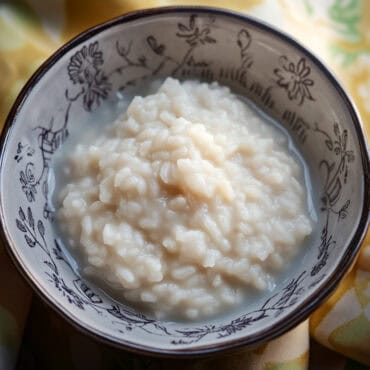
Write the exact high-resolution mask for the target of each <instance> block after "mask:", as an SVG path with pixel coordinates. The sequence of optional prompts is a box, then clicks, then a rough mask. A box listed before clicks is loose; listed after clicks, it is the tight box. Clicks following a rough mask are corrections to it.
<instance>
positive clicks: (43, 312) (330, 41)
mask: <svg viewBox="0 0 370 370" xmlns="http://www.w3.org/2000/svg"><path fill="white" fill-rule="evenodd" d="M178 4H182V5H190V4H197V5H213V6H219V7H227V8H230V9H233V10H237V11H241V12H244V13H246V14H251V15H253V16H255V17H257V18H260V19H263V20H264V21H265V22H269V23H271V24H273V25H275V26H276V27H278V28H280V29H283V30H284V31H286V32H288V33H290V34H292V35H293V36H294V37H295V38H297V39H298V40H300V41H301V42H302V43H303V44H304V45H306V46H307V47H308V48H309V49H311V50H312V51H313V52H314V53H315V54H317V55H318V56H319V57H320V58H321V59H322V60H324V62H326V63H327V65H328V66H329V67H330V68H331V69H332V70H333V71H334V72H335V73H336V74H337V76H338V77H339V79H340V80H341V81H342V83H343V84H344V86H345V87H346V88H347V89H348V91H349V93H350V95H351V96H352V98H353V99H354V101H355V103H356V105H357V107H358V109H359V111H360V114H361V116H362V119H363V122H364V124H365V127H366V131H367V134H368V135H370V1H369V0H320V1H319V0H228V1H225V0H213V1H212V0H210V1H202V0H198V1H196V0H195V1H186V0H183V1H181V2H179V1H171V0H148V1H144V0H105V1H102V0H8V1H7V0H2V1H1V0H0V124H1V125H2V124H3V122H4V120H5V117H6V114H7V112H8V111H9V108H10V106H11V104H12V102H13V101H14V99H15V97H16V96H17V94H18V92H19V91H20V89H21V88H22V86H23V85H24V84H25V82H26V81H27V79H28V78H29V77H30V75H31V74H32V73H33V72H34V70H35V69H36V68H37V67H38V66H39V65H40V64H41V63H42V62H43V61H44V60H45V59H46V58H47V57H48V56H49V55H50V54H51V53H52V52H53V51H54V50H55V49H56V48H58V47H59V46H60V45H61V44H63V43H64V42H65V41H67V40H68V39H70V38H71V37H73V36H74V35H76V34H77V33H79V32H80V31H82V30H84V29H86V28H87V27H89V26H93V25H94V24H96V23H99V22H102V21H104V20H106V19H109V18H112V17H114V16H117V15H120V14H122V13H125V12H127V11H131V10H135V9H139V8H144V7H154V6H161V5H178ZM0 281H1V284H0V369H12V368H15V367H16V368H18V369H27V370H32V369H35V370H42V369H48V370H54V369H89V370H100V369H153V370H154V369H185V368H186V369H198V370H200V369H210V368H212V369H214V370H216V369H253V370H257V369H264V370H272V369H275V370H278V369H279V370H280V369H281V370H287V369H289V370H293V369H294V370H299V369H308V368H310V369H315V370H320V369H325V370H329V369H368V367H366V364H367V365H370V237H369V235H368V236H367V238H366V240H365V242H364V244H363V246H362V250H361V254H360V257H359V259H358V261H357V264H356V265H355V267H354V268H353V270H352V271H351V272H350V273H349V274H348V275H347V277H346V278H345V280H344V281H343V282H342V283H341V285H340V287H339V289H338V290H337V291H336V293H335V294H334V295H333V296H332V297H331V298H330V300H329V301H328V302H326V303H325V304H324V305H323V306H322V307H320V308H319V309H318V310H317V311H316V312H315V313H314V314H313V315H312V316H311V318H310V320H309V321H306V322H304V323H302V324H301V325H300V326H299V327H297V328H296V329H294V330H292V331H291V332H290V333H288V334H286V335H284V336H283V337H281V338H279V339H277V340H274V341H272V342H270V343H268V344H266V345H264V346H262V347H260V348H258V349H257V350H254V351H241V352H238V353H234V354H232V355H228V356H222V357H212V358H210V359H203V360H197V361H175V360H155V359H151V358H146V357H141V356H134V355H131V354H129V353H126V352H124V351H118V350H114V349H112V348H110V347H107V346H105V345H102V344H99V343H96V342H94V341H93V340H92V339H90V338H88V337H86V336H84V335H82V334H80V333H78V332H76V331H75V330H74V329H73V328H72V327H71V326H69V325H68V324H67V323H65V322H64V320H63V319H61V318H60V317H58V316H56V314H54V313H52V312H51V311H50V309H48V308H46V307H45V306H44V305H43V304H42V303H41V302H40V301H39V300H38V299H37V298H36V297H33V298H31V297H32V294H31V292H30V289H29V287H27V286H26V285H25V283H24V282H23V280H22V279H21V278H20V277H19V275H18V273H17V272H16V271H15V269H14V267H13V266H12V264H11V262H10V261H9V258H8V257H7V255H6V254H5V252H4V251H3V247H2V246H0ZM31 300H32V304H31ZM24 328H25V329H24ZM310 336H311V340H310ZM310 343H311V345H310ZM318 343H320V344H318ZM334 351H335V352H334ZM17 359H18V361H17ZM16 364H17V365H16ZM362 364H363V365H362Z"/></svg>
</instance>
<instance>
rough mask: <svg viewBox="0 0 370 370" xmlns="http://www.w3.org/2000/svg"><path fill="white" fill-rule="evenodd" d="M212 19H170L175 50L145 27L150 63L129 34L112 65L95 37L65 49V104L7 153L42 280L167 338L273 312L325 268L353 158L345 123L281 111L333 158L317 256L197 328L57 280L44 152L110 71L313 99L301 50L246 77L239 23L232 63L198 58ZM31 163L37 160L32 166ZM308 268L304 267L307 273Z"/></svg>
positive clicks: (246, 47) (208, 42)
mask: <svg viewBox="0 0 370 370" xmlns="http://www.w3.org/2000/svg"><path fill="white" fill-rule="evenodd" d="M215 22H216V19H215V18H214V17H212V18H209V19H207V21H205V20H204V19H202V22H200V21H199V16H197V15H195V14H193V15H191V16H190V17H189V18H188V23H178V24H177V26H176V29H175V30H174V34H175V37H176V40H177V41H181V42H183V43H185V44H186V48H185V50H184V53H183V55H182V56H181V57H180V58H175V57H173V56H172V55H171V53H169V51H168V45H166V43H164V42H162V41H160V40H159V39H158V37H156V36H155V35H153V34H150V35H146V36H145V37H144V39H143V41H144V43H145V45H146V46H147V47H148V50H149V52H150V53H152V54H154V61H153V62H150V63H149V61H148V59H147V57H146V56H145V54H143V53H142V49H140V53H139V54H137V53H134V51H133V46H134V42H133V41H132V40H131V41H129V42H128V43H127V44H125V45H124V44H123V43H122V42H120V41H118V40H116V41H115V48H116V52H117V54H118V55H119V57H120V62H121V63H122V62H123V64H121V65H119V66H116V67H115V68H113V69H112V70H111V71H106V70H105V68H104V53H103V51H102V49H101V47H100V46H101V45H99V42H98V41H95V42H92V43H89V44H87V45H84V46H82V47H81V48H80V49H79V50H78V51H77V52H75V53H74V54H73V55H72V57H71V58H70V61H69V64H68V66H67V76H68V78H69V80H70V81H71V82H72V84H73V86H74V87H73V88H71V87H68V88H67V89H66V90H65V101H66V107H65V111H64V114H63V115H62V116H61V117H56V119H54V116H53V117H52V118H51V119H50V121H49V124H48V125H46V126H42V125H37V126H36V127H35V128H34V129H33V132H35V135H37V142H38V147H37V148H33V147H32V146H30V145H28V144H25V143H21V142H19V144H18V148H17V151H16V153H15V156H14V160H15V161H16V164H17V165H22V166H23V164H24V161H23V159H27V163H26V164H25V165H24V167H22V169H21V170H20V172H19V181H20V186H21V189H22V192H23V193H24V195H25V197H26V201H27V202H28V203H27V205H26V206H25V207H24V206H23V207H21V206H20V207H19V211H18V216H17V218H16V220H15V223H16V227H17V228H18V229H19V230H20V231H21V232H22V233H23V235H24V240H25V243H26V245H27V246H28V247H30V248H35V247H39V248H40V249H41V250H42V251H43V253H44V254H45V260H44V261H43V263H44V264H45V266H47V270H46V271H45V273H46V274H47V276H48V280H49V281H50V282H51V283H52V284H53V285H54V286H55V288H56V289H57V290H58V291H59V292H60V293H61V294H62V296H63V297H65V298H66V300H67V302H68V303H70V304H72V305H74V306H75V307H77V308H78V309H81V310H84V309H87V308H91V309H93V310H94V311H96V312H97V313H98V314H100V315H107V316H108V317H110V318H111V320H112V323H113V324H117V325H115V326H116V329H117V330H118V331H119V332H120V331H124V330H126V331H131V330H134V329H139V330H144V331H146V332H150V333H152V334H156V335H161V336H168V338H169V340H170V341H171V343H172V344H174V345H180V344H190V343H194V342H198V341H200V340H201V339H202V338H204V337H207V336H213V337H217V338H224V337H227V336H230V335H232V334H234V333H236V332H238V331H240V330H242V329H243V328H245V327H247V326H249V325H252V324H253V323H255V322H257V321H262V320H264V319H266V318H268V317H275V316H279V315H281V314H283V313H284V311H285V310H286V309H288V308H289V307H292V306H294V305H295V304H296V303H297V298H298V297H299V296H301V295H302V294H304V293H305V292H306V291H307V289H309V288H310V287H312V286H313V284H318V283H319V282H320V281H321V280H322V279H323V278H324V276H325V274H324V273H321V274H319V273H320V272H321V269H322V268H323V267H324V266H325V265H326V263H327V260H328V258H329V255H330V250H331V249H332V248H334V247H335V245H336V241H335V240H334V239H333V234H332V233H331V232H330V230H329V229H330V226H331V221H330V220H331V218H332V217H333V216H334V215H335V217H337V219H338V220H339V221H340V220H342V219H344V218H345V217H346V216H347V213H348V210H349V207H350V200H346V201H345V202H344V203H342V196H341V195H342V188H343V186H344V185H345V184H346V180H347V176H348V168H349V164H350V163H351V162H353V160H354V154H353V152H352V151H351V150H348V148H347V144H348V139H347V138H348V134H347V131H346V130H343V131H342V130H341V128H340V125H339V124H337V123H335V124H334V125H333V133H328V132H326V131H324V130H322V129H321V128H320V127H319V126H318V124H317V123H315V124H310V123H308V122H305V121H303V120H301V119H300V118H299V116H298V115H297V114H296V113H295V112H291V111H288V110H286V111H284V112H283V113H282V119H283V120H284V121H285V122H287V123H288V124H290V125H295V126H296V127H297V132H298V131H299V132H298V134H297V136H298V139H299V140H301V142H302V143H303V144H304V143H305V142H306V140H308V139H309V137H310V134H312V133H316V134H318V135H320V136H321V137H323V139H324V142H325V145H326V147H327V149H328V151H329V152H332V153H334V154H335V158H336V159H337V160H336V161H329V160H327V159H324V160H322V161H321V162H320V163H319V167H320V169H321V170H322V171H324V176H325V179H326V180H325V186H324V189H323V196H322V198H321V204H322V212H325V213H326V224H325V226H324V228H323V230H322V231H321V244H320V245H319V246H318V256H317V260H318V261H317V262H316V263H315V265H314V266H312V267H310V266H309V267H308V268H307V270H303V271H301V272H300V273H299V274H298V275H297V276H296V277H294V278H293V279H291V280H290V281H289V282H288V283H287V284H285V286H284V287H282V288H281V289H280V290H279V291H277V292H276V293H274V294H273V295H272V296H271V297H269V298H268V299H267V300H266V301H265V302H264V303H263V304H262V305H261V306H260V307H259V308H258V309H256V310H253V311H251V312H248V313H245V314H244V315H242V316H240V317H238V318H236V319H233V320H231V321H230V322H227V323H222V324H220V325H203V326H200V327H198V328H196V329H188V328H184V329H181V330H179V329H177V330H174V329H171V326H170V325H168V326H167V325H166V323H163V322H161V321H158V320H155V319H152V318H149V317H147V316H145V315H143V314H140V313H137V312H135V311H134V310H133V309H130V308H128V307H125V306H124V305H118V304H113V305H112V304H106V303H105V302H104V297H103V295H100V294H98V293H97V292H96V291H94V290H93V289H92V288H91V287H89V285H88V284H86V282H84V281H83V279H81V278H80V277H79V276H77V275H75V277H76V278H75V279H73V280H71V281H69V282H66V281H65V280H64V278H63V276H62V272H61V271H63V268H62V267H61V265H59V264H60V263H61V262H63V263H64V264H65V267H67V268H68V269H71V271H72V272H74V273H75V271H74V268H73V266H71V264H70V262H69V260H68V258H66V256H65V254H64V253H63V249H62V247H61V246H60V244H59V243H58V241H57V240H56V239H52V236H51V238H50V239H51V241H53V242H54V246H53V247H52V248H49V246H48V243H47V242H46V235H47V233H49V232H51V228H52V227H51V224H52V222H53V217H52V209H51V205H50V199H49V197H50V194H49V187H48V172H49V169H50V160H51V158H52V156H53V154H54V153H55V152H56V151H57V150H58V149H59V148H60V147H61V146H62V144H63V142H64V141H65V139H66V138H67V137H68V135H69V132H68V123H69V119H70V112H71V108H72V106H73V105H74V104H76V102H78V101H81V98H82V108H83V109H84V111H85V112H87V113H90V112H93V111H94V110H95V109H96V108H97V107H98V106H99V105H100V104H101V103H102V101H104V100H106V99H107V98H108V97H109V94H111V93H112V91H113V90H114V89H113V80H114V79H113V78H112V76H113V75H114V74H119V75H121V76H123V77H125V76H124V73H125V71H127V70H130V72H131V71H133V70H136V71H139V73H138V74H139V77H137V78H135V79H131V80H129V79H126V80H124V82H123V83H122V84H121V86H119V87H118V88H117V90H118V91H122V90H124V89H126V88H127V87H128V86H133V85H135V84H137V83H139V82H141V81H143V80H145V79H149V78H151V77H155V76H159V75H160V72H161V71H163V70H164V68H166V69H168V68H169V70H170V71H171V74H172V75H178V76H182V77H187V76H188V75H192V76H199V77H200V78H202V79H205V80H213V79H214V76H218V79H219V80H220V81H229V82H236V83H237V84H239V85H240V86H241V87H243V88H245V89H246V91H248V92H249V93H250V94H251V95H253V96H254V97H255V98H256V99H258V100H259V101H260V102H261V103H262V104H263V105H264V106H265V107H266V108H268V109H270V110H272V109H274V110H275V113H276V112H277V107H276V105H275V103H274V100H273V98H272V94H271V91H272V90H273V89H276V90H279V89H280V88H282V89H284V90H285V91H286V93H287V97H288V99H289V100H290V101H293V102H297V103H298V106H302V105H303V104H304V103H305V102H306V101H311V102H314V100H315V99H314V98H313V96H312V94H311V91H310V89H311V88H312V87H313V86H314V80H313V79H312V78H311V77H312V76H311V68H310V67H309V66H308V65H307V62H306V60H305V58H300V59H299V60H298V62H297V63H294V62H292V61H291V60H289V58H288V57H287V56H281V57H280V59H279V63H280V66H279V67H278V68H275V69H273V71H271V73H272V74H273V75H274V76H275V77H276V78H277V79H275V84H273V85H268V86H267V87H266V86H263V85H261V83H260V82H259V81H254V80H252V79H249V76H248V71H249V70H250V69H251V68H252V67H253V66H254V59H255V57H254V55H253V53H252V52H251V47H252V46H253V38H252V36H251V34H250V32H249V31H248V30H246V29H245V28H242V29H240V30H239V31H238V33H237V34H236V35H235V44H234V46H235V47H237V48H238V49H237V50H238V53H239V60H238V62H237V63H236V65H235V66H227V67H224V66H220V67H218V66H214V65H212V64H211V62H210V61H208V60H205V59H203V58H198V57H197V55H196V53H195V51H196V50H198V49H199V48H203V47H212V45H214V44H217V42H218V40H217V37H216V36H215V35H214V32H213V31H214V24H215ZM247 77H248V78H247ZM122 79H123V78H122ZM71 91H72V92H71ZM316 136H317V135H316ZM36 155H40V156H41V161H40V162H37V161H36V158H35V156H36ZM36 164H38V166H37V168H36ZM40 190H41V191H40ZM39 194H41V195H42V196H43V202H44V208H43V218H44V220H41V219H39V220H37V222H35V220H34V217H33V212H34V213H36V212H35V211H33V207H34V206H35V203H36V200H37V197H38V196H39ZM25 209H26V211H25ZM46 222H47V223H46ZM309 270H311V271H310V273H309V272H308V271H309ZM316 275H317V276H316ZM313 276H316V277H315V281H314V282H310V284H307V283H306V279H308V278H310V279H313ZM307 285H308V286H307Z"/></svg>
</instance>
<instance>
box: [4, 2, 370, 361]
mask: <svg viewBox="0 0 370 370" xmlns="http://www.w3.org/2000/svg"><path fill="white" fill-rule="evenodd" d="M192 12H194V13H206V14H212V15H218V16H226V17H229V18H231V19H236V20H240V21H243V22H245V23H246V24H249V25H252V26H254V27H256V28H258V29H261V30H262V31H267V32H269V33H272V34H274V35H275V36H276V37H278V38H279V39H281V40H282V41H284V42H286V43H288V44H290V45H291V46H293V47H294V48H295V49H297V50H298V51H299V52H301V53H302V54H303V55H305V56H307V57H308V58H309V59H310V60H311V61H312V62H313V63H314V64H315V65H316V67H317V68H319V69H320V71H321V72H322V73H323V74H324V75H325V76H326V77H327V78H328V80H329V81H330V83H331V84H332V86H333V88H334V89H336V91H337V92H338V94H339V96H340V97H341V99H342V101H343V102H344V103H345V105H346V107H347V109H348V111H349V114H350V116H351V119H352V123H353V125H354V128H355V131H356V134H357V140H358V142H359V145H360V148H359V149H360V153H361V162H362V167H363V169H364V176H363V188H364V201H363V207H362V211H361V217H360V220H359V222H358V226H357V229H356V231H355V233H354V235H353V237H352V240H351V241H350V242H349V243H348V244H347V245H346V247H345V249H346V253H345V254H344V255H343V257H342V258H341V260H340V262H339V264H338V266H337V268H336V269H335V270H333V272H332V273H331V275H330V277H329V278H328V280H327V281H326V282H325V283H324V285H323V286H322V287H321V288H320V289H319V290H318V291H317V292H315V293H311V294H310V295H309V296H308V297H306V299H304V300H303V301H302V302H301V303H300V304H299V305H297V307H296V308H295V309H294V310H292V311H291V312H290V313H289V314H288V315H287V317H286V318H285V319H284V320H280V321H278V322H277V323H275V324H274V323H273V324H271V325H270V326H269V327H267V328H265V329H263V330H261V331H260V332H258V333H257V334H251V335H248V336H245V337H241V338H235V339H229V340H225V341H223V342H221V341H220V342H218V343H213V344H209V345H197V344H195V345H193V347H189V348H184V349H176V348H174V349H168V348H167V349H165V348H156V347H152V346H148V345H141V344H139V343H134V342H131V341H128V340H125V339H119V338H115V337H112V336H110V335H109V334H108V333H105V332H102V331H100V330H96V329H95V328H92V327H91V326H90V325H89V324H83V323H81V322H80V320H79V317H78V316H77V315H74V314H73V313H72V312H71V311H70V310H69V309H68V308H66V306H64V305H62V304H59V303H58V302H56V301H55V300H54V298H53V296H52V295H51V294H49V293H48V292H47V291H44V290H43V289H42V287H41V285H40V284H39V283H38V281H37V279H36V278H35V277H34V276H33V275H32V273H31V272H30V270H28V267H27V263H26V262H25V261H22V259H21V258H20V257H19V254H18V253H17V248H16V246H15V245H14V244H13V243H12V238H11V235H10V232H9V230H8V228H7V226H6V222H5V215H4V214H5V211H4V207H3V197H2V194H0V223H1V228H0V239H1V241H2V242H3V243H4V245H5V249H6V250H7V252H8V254H9V255H10V257H11V259H12V261H13V263H14V264H15V265H16V267H17V269H18V271H19V272H20V274H21V275H22V276H23V278H24V279H25V280H26V281H27V282H28V283H29V285H31V287H32V288H33V290H34V291H35V292H36V293H37V294H38V296H39V297H40V298H41V299H42V300H43V301H44V302H45V303H46V304H47V305H48V306H49V307H50V308H52V309H53V310H54V311H55V312H58V313H59V314H60V315H61V316H62V317H63V318H64V319H66V320H67V322H68V323H70V324H71V325H72V326H73V327H75V328H76V329H78V330H79V331H80V332H82V333H84V334H87V335H89V336H91V337H93V338H94V339H97V340H99V341H101V342H104V343H106V344H109V345H113V346H114V347H117V348H120V349H126V350H129V351H131V352H134V353H138V354H144V355H151V356H155V357H163V356H165V357H175V358H189V357H195V356H197V357H199V356H207V355H210V354H213V353H220V352H225V351H228V350H236V349H240V348H242V347H249V348H250V347H256V346H257V345H259V344H262V343H265V342H267V341H270V340H272V339H274V338H276V337H278V336H281V335H282V334H284V333H286V332H287V331H289V330H291V329H292V328H294V327H295V326H297V325H298V324H299V323H301V322H302V321H304V320H305V319H306V318H307V317H308V316H309V315H310V314H311V313H312V312H313V311H314V310H315V309H316V308H317V307H318V306H319V305H320V304H321V303H322V302H323V301H324V300H326V299H328V298H329V296H330V295H331V294H332V293H333V292H334V290H335V289H336V287H337V286H338V284H339V283H340V281H341V280H342V279H343V277H344V276H345V274H346V273H347V271H348V270H349V268H350V267H351V266H352V265H353V263H354V262H355V257H356V255H357V254H358V252H359V250H360V245H361V242H362V241H363V239H364V237H365V235H366V231H367V227H368V225H369V221H370V214H369V209H370V159H369V149H368V147H367V144H366V139H365V132H364V128H363V125H362V123H361V120H360V116H359V113H358V111H357V109H356V106H355V104H354V102H353V101H352V99H351V98H350V97H349V95H348V94H347V92H346V91H345V89H344V88H343V86H342V85H341V83H340V82H339V81H338V79H337V78H336V77H335V75H334V74H333V73H332V72H331V71H330V70H329V69H328V67H327V66H326V65H325V64H324V63H323V62H322V61H321V60H320V59H319V58H318V57H317V56H315V55H314V54H313V53H312V52H311V51H310V50H308V49H307V48H306V47H305V46H303V45H302V44H301V43H300V42H298V41H297V40H295V39H294V37H292V36H290V35H288V34H287V33H285V32H282V31H280V30H278V29H277V28H275V27H274V26H271V25H270V24H267V23H265V22H263V21H260V20H259V19H258V20H257V19H256V18H254V17H251V16H249V15H244V14H243V13H240V12H236V11H232V10H228V9H223V8H218V7H211V6H165V7H156V8H149V9H141V10H136V11H132V12H129V13H126V14H123V15H120V16H118V17H115V18H113V19H111V20H108V21H105V22H102V23H99V24H98V25H96V26H93V27H91V28H88V29H87V30H85V31H83V32H81V33H79V34H78V35H77V36H75V37H74V38H72V39H71V40H69V41H67V42H66V43H65V44H63V45H62V46H61V47H60V48H58V49H57V50H56V51H55V52H54V53H53V54H52V55H51V56H50V57H49V58H47V59H46V60H45V61H44V62H43V63H42V64H41V66H40V67H39V68H38V69H37V70H36V72H34V74H33V75H32V76H31V77H30V78H29V80H28V81H27V83H26V84H25V85H24V87H23V88H22V90H21V92H20V93H19V95H18V96H17V98H16V100H15V102H14V103H13V105H12V108H11V110H10V111H9V114H8V116H7V118H6V120H5V124H4V127H3V130H2V132H1V137H0V151H1V153H0V175H1V172H2V169H3V162H4V154H5V152H6V147H7V142H8V138H9V136H10V134H11V132H12V129H13V127H14V123H15V121H16V118H17V116H18V113H19V111H20V110H21V109H22V106H23V104H24V102H25V101H26V99H27V98H28V96H29V94H30V92H31V91H32V89H33V88H34V87H35V85H36V84H37V83H38V81H39V80H40V79H41V78H42V77H43V76H44V74H45V73H46V72H47V71H49V69H50V68H51V67H52V66H53V65H54V64H55V63H56V62H57V61H58V60H59V59H60V58H61V57H63V56H64V55H65V54H66V53H67V52H69V51H70V50H72V49H73V48H75V47H76V46H78V45H80V44H82V43H83V42H85V41H86V40H88V39H90V38H91V37H92V36H95V35H97V34H99V33H101V32H102V31H104V30H106V29H109V28H111V27H114V26H117V25H121V24H124V23H128V22H131V21H134V20H137V19H143V18H147V17H152V16H161V15H166V14H174V13H192Z"/></svg>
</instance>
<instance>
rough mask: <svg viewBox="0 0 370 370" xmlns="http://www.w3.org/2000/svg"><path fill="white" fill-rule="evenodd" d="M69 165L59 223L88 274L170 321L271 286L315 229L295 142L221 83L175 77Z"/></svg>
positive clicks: (83, 147) (85, 147) (218, 307)
mask: <svg viewBox="0 0 370 370" xmlns="http://www.w3.org/2000/svg"><path fill="white" fill-rule="evenodd" d="M68 161H69V162H68V166H69V171H70V175H69V176H70V177H69V183H68V185H66V186H65V187H64V188H63V190H62V191H61V193H60V199H61V205H60V208H59V210H58V218H59V221H60V223H61V225H62V227H63V228H64V229H65V230H66V233H67V235H68V236H69V237H70V238H72V240H74V241H75V245H76V248H78V249H79V250H80V251H81V254H82V256H83V260H82V261H81V265H82V267H83V269H84V271H85V273H87V274H90V275H92V276H96V277H98V278H99V279H104V280H105V281H106V282H108V283H109V284H110V285H111V286H112V287H114V288H116V289H118V290H119V291H120V293H121V294H122V295H123V296H124V297H125V298H126V299H127V300H129V301H132V302H144V303H145V304H146V305H147V306H148V307H150V308H151V309H152V311H153V312H154V313H155V314H156V316H158V317H159V318H161V317H168V316H172V317H173V316H175V317H179V318H188V319H197V318H200V317H206V316H210V315H213V314H215V313H218V312H220V311H222V310H224V309H225V308H226V307H230V306H233V305H235V304H237V303H238V302H240V301H241V300H242V299H243V297H244V296H245V294H246V291H247V289H246V288H247V287H253V288H256V289H260V290H264V289H267V288H269V287H270V286H271V284H272V282H273V276H274V273H276V271H278V270H279V269H281V268H282V267H284V266H285V264H286V263H287V261H289V259H291V257H292V256H293V255H294V254H295V253H296V252H297V251H298V250H299V248H300V245H301V244H302V242H303V240H304V238H305V237H306V236H307V235H309V234H310V233H311V224H310V220H309V218H308V217H307V215H306V214H307V212H306V211H307V210H306V194H305V189H304V185H303V184H302V183H300V181H299V179H301V169H300V167H299V165H298V164H297V162H296V161H295V159H294V158H293V157H292V155H291V154H289V151H288V148H287V142H286V139H285V138H284V137H283V135H281V134H279V133H278V132H276V129H273V128H272V127H271V126H270V125H268V124H267V123H265V122H264V121H263V119H262V118H261V117H260V116H258V115H257V114H256V113H255V112H254V111H253V110H252V109H250V108H249V107H248V106H247V105H246V104H245V103H243V102H242V101H240V100H239V99H238V98H237V97H236V96H235V95H233V94H232V93H231V92H230V90H229V89H228V88H226V87H221V86H219V85H218V84H217V83H212V84H205V83H199V82H195V81H187V82H183V83H180V82H179V81H177V80H175V79H172V78H168V79H167V80H166V81H165V82H164V83H163V85H162V86H161V87H160V89H159V90H158V92H157V93H156V94H154V95H150V96H147V97H145V98H142V97H135V98H134V99H133V101H132V103H131V104H130V106H129V107H128V110H127V112H126V113H125V114H124V115H123V116H122V117H121V118H120V119H118V120H117V121H116V122H115V123H114V125H112V126H111V127H110V128H109V129H108V130H106V131H105V132H104V133H103V134H102V135H101V136H100V137H99V138H97V139H95V141H94V142H89V143H86V144H79V145H78V146H77V147H76V149H75V151H74V152H73V153H72V155H71V156H70V158H69V160H68Z"/></svg>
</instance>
